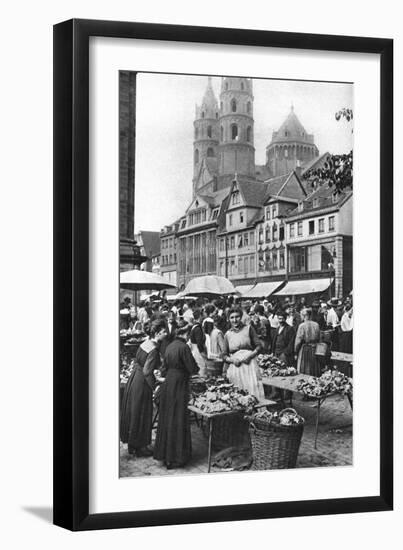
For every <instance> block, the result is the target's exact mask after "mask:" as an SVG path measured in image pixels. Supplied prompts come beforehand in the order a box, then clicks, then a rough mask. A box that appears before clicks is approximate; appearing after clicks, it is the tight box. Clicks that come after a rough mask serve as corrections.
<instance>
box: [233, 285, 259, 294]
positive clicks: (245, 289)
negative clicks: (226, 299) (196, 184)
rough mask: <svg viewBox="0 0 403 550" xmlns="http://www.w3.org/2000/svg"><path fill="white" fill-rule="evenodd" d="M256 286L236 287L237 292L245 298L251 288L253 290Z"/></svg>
mask: <svg viewBox="0 0 403 550" xmlns="http://www.w3.org/2000/svg"><path fill="white" fill-rule="evenodd" d="M254 286H255V285H239V286H236V287H235V290H236V291H237V292H238V294H240V295H241V296H243V295H244V294H246V293H247V292H249V290H250V289H251V288H253V287H254Z"/></svg>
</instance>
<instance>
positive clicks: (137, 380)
mask: <svg viewBox="0 0 403 550" xmlns="http://www.w3.org/2000/svg"><path fill="white" fill-rule="evenodd" d="M166 335H167V333H166V326H165V323H164V321H155V322H154V323H152V325H151V330H150V338H149V339H147V340H145V342H143V343H142V344H141V345H140V347H139V349H138V350H137V354H136V359H135V365H134V369H133V372H132V374H131V376H130V378H129V380H128V382H127V384H126V388H125V391H124V394H123V398H122V406H121V415H120V439H121V441H122V442H123V443H127V448H128V452H129V453H130V454H135V455H136V456H151V455H152V451H151V450H150V449H149V448H148V445H150V443H151V431H152V416H153V391H154V388H155V377H154V371H155V370H157V369H158V368H159V367H160V365H161V358H160V353H159V346H160V343H161V342H162V341H163V339H164V338H165V337H166Z"/></svg>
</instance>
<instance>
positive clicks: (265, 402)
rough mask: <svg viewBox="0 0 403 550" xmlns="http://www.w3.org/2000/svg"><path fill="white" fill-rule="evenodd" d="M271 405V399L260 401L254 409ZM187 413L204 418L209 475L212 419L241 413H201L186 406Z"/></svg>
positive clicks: (192, 406)
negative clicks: (206, 428)
mask: <svg viewBox="0 0 403 550" xmlns="http://www.w3.org/2000/svg"><path fill="white" fill-rule="evenodd" d="M272 405H277V403H276V402H275V401H272V400H271V399H262V401H259V403H257V405H255V408H256V409H261V408H262V407H270V406H272ZM188 409H189V411H191V412H193V413H194V414H195V415H198V416H201V417H202V418H205V419H206V421H207V427H208V453H207V465H208V469H207V472H208V473H210V470H211V443H212V440H213V426H214V419H215V418H217V417H223V416H229V415H234V414H240V413H241V412H242V411H240V410H232V411H220V412H215V413H208V412H205V411H202V410H201V409H198V408H197V407H195V406H194V405H188Z"/></svg>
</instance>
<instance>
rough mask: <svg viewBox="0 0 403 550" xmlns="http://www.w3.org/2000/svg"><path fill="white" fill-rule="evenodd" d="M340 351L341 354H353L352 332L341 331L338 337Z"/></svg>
mask: <svg viewBox="0 0 403 550" xmlns="http://www.w3.org/2000/svg"><path fill="white" fill-rule="evenodd" d="M339 343H340V351H342V352H343V353H353V331H352V330H348V331H341V332H340V337H339Z"/></svg>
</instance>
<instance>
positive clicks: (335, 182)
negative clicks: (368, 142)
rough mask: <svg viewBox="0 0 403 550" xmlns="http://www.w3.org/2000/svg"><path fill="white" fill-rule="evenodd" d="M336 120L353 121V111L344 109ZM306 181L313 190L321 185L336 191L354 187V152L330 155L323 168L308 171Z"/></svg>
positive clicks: (305, 175)
mask: <svg viewBox="0 0 403 550" xmlns="http://www.w3.org/2000/svg"><path fill="white" fill-rule="evenodd" d="M335 118H336V120H337V121H339V120H340V119H341V118H345V119H346V120H347V122H350V121H352V120H353V111H352V109H347V108H343V109H341V110H340V111H337V113H336V114H335ZM303 178H304V180H305V181H306V182H307V184H308V185H309V186H310V187H311V188H312V189H317V188H318V187H319V186H321V185H328V186H329V187H334V189H335V190H336V191H339V192H340V191H342V190H343V189H346V188H351V189H352V187H353V151H350V152H349V153H347V154H343V155H328V156H327V157H326V160H325V162H324V164H323V166H321V167H319V168H315V169H311V170H308V171H307V172H306V173H305V174H304V176H303Z"/></svg>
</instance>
